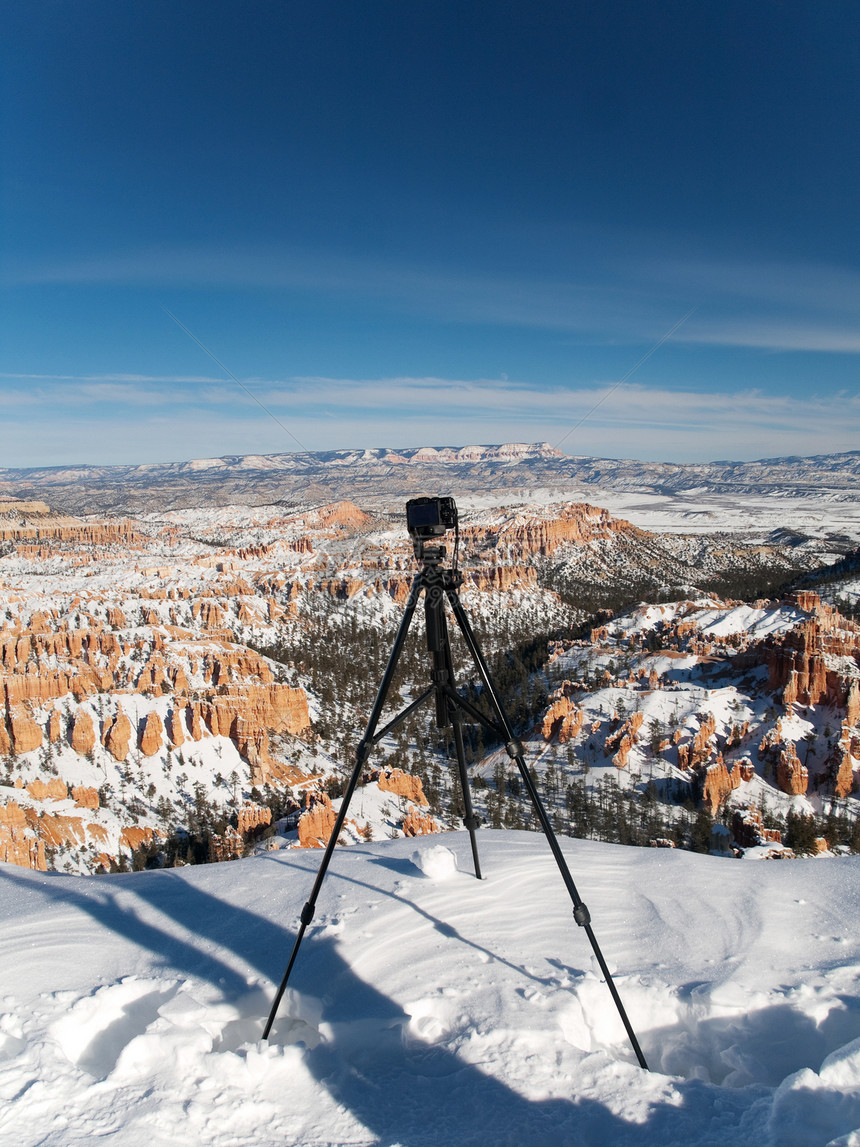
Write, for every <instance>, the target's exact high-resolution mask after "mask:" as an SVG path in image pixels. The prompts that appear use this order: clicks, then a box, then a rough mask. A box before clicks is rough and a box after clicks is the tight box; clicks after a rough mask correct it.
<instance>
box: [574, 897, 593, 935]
mask: <svg viewBox="0 0 860 1147" xmlns="http://www.w3.org/2000/svg"><path fill="white" fill-rule="evenodd" d="M573 918H574V920H575V921H576V922H577V924H578V925H579V926H580V928H585V927H587V925H589V924H590V923H591V913H590V912H589V911H588V909H587V908H586V906H585V905H584V904H583V903H582V901H581V900H580V902H579V903H578V904H577V906H576V907H575V908H574V910H573Z"/></svg>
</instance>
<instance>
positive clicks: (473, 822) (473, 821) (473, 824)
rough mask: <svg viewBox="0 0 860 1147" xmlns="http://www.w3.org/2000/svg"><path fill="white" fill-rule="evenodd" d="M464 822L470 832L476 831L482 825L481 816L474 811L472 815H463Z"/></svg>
mask: <svg viewBox="0 0 860 1147" xmlns="http://www.w3.org/2000/svg"><path fill="white" fill-rule="evenodd" d="M463 824H464V825H465V826H466V828H467V829H468V830H469V832H474V831H475V829H476V828H480V827H481V818H480V817H479V816H475V814H474V813H472V815H471V816H464V817H463Z"/></svg>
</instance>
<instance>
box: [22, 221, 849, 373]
mask: <svg viewBox="0 0 860 1147" xmlns="http://www.w3.org/2000/svg"><path fill="white" fill-rule="evenodd" d="M610 247H611V244H607V250H606V252H605V255H604V256H601V255H600V254H599V253H597V254H595V253H594V252H592V253H591V254H590V256H589V257H588V259H587V261H585V262H583V261H582V260H577V259H575V258H573V257H571V258H566V257H565V256H564V255H563V254H560V255H559V257H558V262H557V268H556V270H557V273H555V274H553V275H552V276H547V275H538V274H535V273H534V272H532V271H528V270H523V271H522V272H521V273H516V274H513V273H497V272H489V271H475V270H472V269H465V268H457V267H452V266H445V267H435V266H432V265H430V264H427V263H423V264H422V263H414V264H409V263H406V262H403V263H396V262H385V261H383V260H381V259H378V258H375V257H370V256H367V257H361V256H354V257H345V256H340V255H333V254H331V253H325V252H322V253H320V252H314V253H312V252H307V251H297V250H289V249H280V250H279V249H277V248H274V247H273V248H266V249H261V248H238V247H236V248H224V249H215V248H211V247H196V248H195V247H187V248H176V247H165V248H147V249H146V250H141V251H138V252H131V253H122V254H115V255H112V254H106V255H103V256H98V257H94V258H88V259H83V260H68V261H65V262H57V263H55V264H52V265H43V266H41V267H40V266H36V265H31V266H22V267H19V268H18V269H17V270H16V269H14V268H9V267H7V269H6V271H5V274H4V277H3V278H4V281H5V282H6V284H7V285H18V286H26V285H28V284H30V285H35V284H58V283H74V284H79V285H83V286H86V285H105V284H118V285H125V286H149V287H177V286H179V287H189V286H190V287H193V286H203V285H205V286H207V287H212V286H217V287H224V288H227V289H246V288H271V289H274V290H281V289H288V290H301V291H304V292H310V293H311V294H316V295H321V296H332V297H335V298H344V297H345V298H349V299H350V300H352V301H356V302H360V303H361V304H362V305H373V306H376V307H382V308H384V309H387V310H389V311H393V312H395V313H400V314H403V313H407V314H412V315H420V316H424V317H427V316H430V317H433V318H435V319H441V320H443V321H446V322H455V323H487V324H492V325H499V326H512V327H526V328H536V329H545V330H553V331H557V332H566V333H570V334H575V335H577V336H580V337H593V338H597V339H599V340H600V341H605V340H606V339H624V340H632V341H641V340H653V339H655V338H657V337H659V335H660V334H662V333H663V331H664V330H666V329H667V328H668V327H669V326H670V325H671V324H672V323H673V322H674V321H675V320H676V319H677V318H678V317H679V316H680V315H681V314H683V313H684V312H685V311H686V310H688V309H689V307H690V306H691V305H697V308H698V309H697V311H696V314H695V316H694V318H693V319H692V320H691V321H690V322H688V323H686V324H685V325H684V326H683V327H682V328H681V329H680V330H679V331H678V333H677V334H676V335H675V336H674V337H675V338H676V339H677V340H678V341H683V342H686V343H694V344H704V345H725V346H746V347H761V348H765V349H771V350H785V351H812V352H828V353H843V354H844V353H849V354H856V353H860V275H858V274H857V273H856V272H855V271H854V270H853V269H848V268H844V267H840V266H831V265H826V264H820V263H812V262H804V261H800V260H798V261H794V262H790V261H783V262H774V261H773V260H769V259H767V258H761V259H756V258H755V257H752V256H751V257H750V258H748V259H746V260H738V259H734V260H731V259H724V260H720V259H715V258H708V257H702V258H699V259H683V258H679V257H678V256H677V255H676V254H674V253H673V252H671V251H670V252H662V251H660V250H658V249H656V248H655V247H654V246H653V245H651V246H650V248H649V249H645V248H644V246H643V244H641V243H640V245H639V249H638V250H636V249H635V247H634V248H633V249H630V250H627V251H625V253H624V254H619V253H618V249H617V244H616V246H615V248H614V249H611V250H610Z"/></svg>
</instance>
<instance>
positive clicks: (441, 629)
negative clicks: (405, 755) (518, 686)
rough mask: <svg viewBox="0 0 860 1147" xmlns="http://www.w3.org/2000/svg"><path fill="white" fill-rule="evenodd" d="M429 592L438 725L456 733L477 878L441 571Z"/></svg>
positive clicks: (431, 576) (474, 823)
mask: <svg viewBox="0 0 860 1147" xmlns="http://www.w3.org/2000/svg"><path fill="white" fill-rule="evenodd" d="M426 584H427V593H426V595H425V597H424V623H425V626H426V630H427V649H428V650H429V652H430V653H431V654H432V656H433V673H432V677H433V683H434V686H435V688H436V724H437V726H438V727H439V728H440V729H443V728H445V727H446V726H447V725H449V724H450V725H451V727H452V730H453V734H454V752H455V753H456V756H457V775H458V777H459V780H460V792H461V793H462V795H463V811H464V813H465V814H466V815H465V816H464V817H463V824H464V825H465V826H466V828H467V829H468V832H469V843H470V844H471V846H472V863H473V865H474V868H475V877H476V878H477V879H478V880H481V879H482V877H481V862H480V860H479V859H478V842H477V840H476V839H475V830H476V829H477V827H478V824H479V823H480V822H479V821H478V818H477V817H476V816H475V811H474V809H473V808H472V794H471V790H470V789H469V775H468V773H467V772H466V749H465V746H464V744H463V719H462V717H461V715H460V711H459V708H458V706H457V705H452V704H451V702H450V700H449V695H448V692H446V687H447V690H449V691H450V694H451V696H456V695H457V694H456V689H455V685H456V682H455V680H454V661H453V658H452V656H451V639H450V635H449V633H448V622H447V621H446V619H445V608H444V602H445V598H444V596H443V589H442V578H441V575H440V573H439V571H438V570H435V569H434V570H432V572H428V574H427V578H426Z"/></svg>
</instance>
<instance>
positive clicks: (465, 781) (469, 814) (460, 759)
mask: <svg viewBox="0 0 860 1147" xmlns="http://www.w3.org/2000/svg"><path fill="white" fill-rule="evenodd" d="M451 725H452V728H453V731H454V751H455V753H456V754H457V773H458V775H459V777H460V791H461V793H462V794H463V811H464V812H465V814H466V815H465V816H464V817H463V824H464V825H465V826H466V828H467V829H468V830H469V843H470V844H471V846H472V863H473V865H474V867H475V876H476V877H477V879H478V880H481V879H483V877H482V876H481V862H480V860H479V859H478V841H477V839H476V838H475V830H476V829H477V827H478V825H479V824H480V821H479V820H478V818H477V817H476V816H475V810H474V809H473V808H472V793H471V790H470V788H469V776H468V774H467V772H466V750H465V746H464V745H463V723H462V721H461V719H460V714H459V712H458V711H457V709H456V708H455V709H454V711H453V712H452V714H451Z"/></svg>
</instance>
